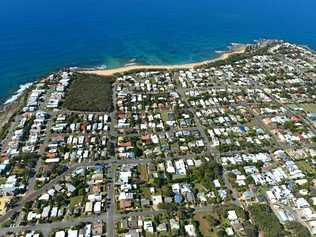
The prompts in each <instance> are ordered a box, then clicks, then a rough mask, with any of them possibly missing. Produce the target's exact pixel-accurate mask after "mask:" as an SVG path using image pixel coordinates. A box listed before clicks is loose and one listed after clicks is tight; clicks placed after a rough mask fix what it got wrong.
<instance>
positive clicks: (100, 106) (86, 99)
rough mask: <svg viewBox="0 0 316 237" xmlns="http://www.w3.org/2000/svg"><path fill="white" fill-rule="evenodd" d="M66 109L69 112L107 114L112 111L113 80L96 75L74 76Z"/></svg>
mask: <svg viewBox="0 0 316 237" xmlns="http://www.w3.org/2000/svg"><path fill="white" fill-rule="evenodd" d="M73 77H74V79H73V81H72V83H71V85H70V89H69V91H68V93H67V94H66V100H65V103H64V107H65V108H66V109H69V110H76V111H87V112H106V111H111V110H112V83H113V82H114V79H113V78H109V77H101V76H95V75H87V74H79V73H75V74H74V75H73Z"/></svg>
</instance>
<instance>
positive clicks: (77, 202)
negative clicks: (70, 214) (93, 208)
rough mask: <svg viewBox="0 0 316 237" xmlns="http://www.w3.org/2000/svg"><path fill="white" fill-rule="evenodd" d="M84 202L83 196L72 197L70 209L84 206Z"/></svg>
mask: <svg viewBox="0 0 316 237" xmlns="http://www.w3.org/2000/svg"><path fill="white" fill-rule="evenodd" d="M82 201H83V196H82V195H80V196H75V197H72V198H70V204H69V206H70V208H74V207H76V206H77V205H82Z"/></svg>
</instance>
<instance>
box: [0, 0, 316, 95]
mask: <svg viewBox="0 0 316 237" xmlns="http://www.w3.org/2000/svg"><path fill="white" fill-rule="evenodd" d="M315 9H316V1H315V0H217V1H215V0H181V1H180V0H29V1H25V0H1V1H0V80H1V87H0V98H2V99H4V98H7V97H8V96H9V95H10V94H12V93H13V92H14V91H15V90H16V89H17V88H18V86H19V85H20V84H23V83H26V82H29V81H33V80H35V79H38V78H39V77H40V76H41V75H45V74H47V73H49V72H50V71H53V70H56V69H59V68H61V67H65V66H100V65H107V66H108V67H116V66H119V65H122V64H125V63H127V62H128V61H129V60H131V59H134V58H135V59H136V60H137V61H138V62H141V63H147V64H153V63H154V64H165V63H168V64H169V63H171V64H174V63H187V62H192V61H197V60H203V59H207V58H210V57H213V56H215V51H216V50H225V49H226V47H227V46H228V45H229V44H230V43H232V42H241V43H248V42H253V41H254V40H256V39H262V38H275V39H285V40H289V41H291V42H294V43H298V44H305V45H308V46H309V47H311V48H313V49H316V26H315V25H316V14H315Z"/></svg>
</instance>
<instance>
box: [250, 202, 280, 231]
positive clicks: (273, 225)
mask: <svg viewBox="0 0 316 237" xmlns="http://www.w3.org/2000/svg"><path fill="white" fill-rule="evenodd" d="M249 212H250V215H251V218H252V219H253V221H254V224H255V225H256V226H257V227H258V228H259V230H262V231H263V232H264V236H269V237H279V236H284V231H283V228H282V225H281V224H280V222H279V220H278V218H277V217H276V216H275V215H274V213H273V211H272V210H271V208H270V207H269V206H268V205H267V204H253V205H252V206H250V207H249Z"/></svg>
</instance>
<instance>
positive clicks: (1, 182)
mask: <svg viewBox="0 0 316 237" xmlns="http://www.w3.org/2000/svg"><path fill="white" fill-rule="evenodd" d="M6 180H7V178H6V177H0V185H1V184H5V182H6Z"/></svg>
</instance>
